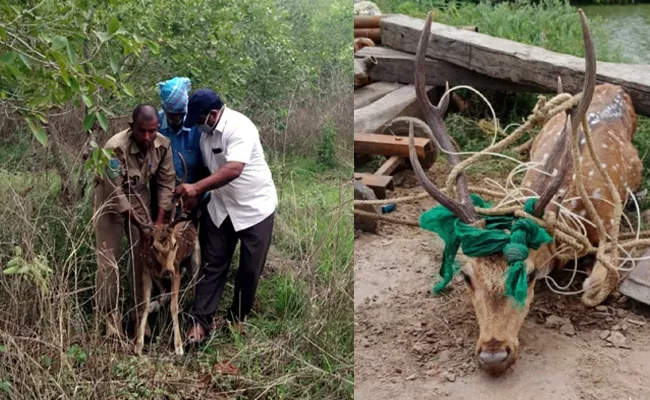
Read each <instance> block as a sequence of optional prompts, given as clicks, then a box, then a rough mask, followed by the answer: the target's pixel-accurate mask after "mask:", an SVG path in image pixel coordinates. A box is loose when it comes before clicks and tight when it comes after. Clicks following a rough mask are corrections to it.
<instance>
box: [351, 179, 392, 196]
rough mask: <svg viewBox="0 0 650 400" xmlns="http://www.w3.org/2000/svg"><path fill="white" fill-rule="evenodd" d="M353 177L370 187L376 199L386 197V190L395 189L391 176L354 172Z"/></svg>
mask: <svg viewBox="0 0 650 400" xmlns="http://www.w3.org/2000/svg"><path fill="white" fill-rule="evenodd" d="M354 179H356V180H360V181H361V183H363V184H364V185H366V186H368V187H369V188H370V189H372V191H373V192H375V196H377V198H378V199H385V198H386V190H395V185H394V184H393V177H392V176H386V175H373V174H366V173H360V172H355V173H354Z"/></svg>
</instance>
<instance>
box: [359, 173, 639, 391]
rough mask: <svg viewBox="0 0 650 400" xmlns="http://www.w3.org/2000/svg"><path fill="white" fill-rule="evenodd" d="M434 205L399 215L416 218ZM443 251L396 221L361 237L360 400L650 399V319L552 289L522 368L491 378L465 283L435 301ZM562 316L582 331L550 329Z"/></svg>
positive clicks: (524, 338) (532, 326) (622, 305)
mask: <svg viewBox="0 0 650 400" xmlns="http://www.w3.org/2000/svg"><path fill="white" fill-rule="evenodd" d="M407 186H411V185H407ZM405 194H408V192H407V191H406V190H398V192H397V193H395V195H396V196H401V195H405ZM431 204H432V203H430V202H428V201H423V202H422V203H421V204H415V205H405V206H401V207H400V208H399V211H396V212H395V213H393V214H391V215H395V216H397V217H403V218H411V219H412V218H416V217H417V213H418V212H419V210H421V209H424V208H428V207H430V206H431ZM442 246H443V244H442V242H441V241H440V240H439V239H438V238H437V237H436V236H434V235H433V234H428V233H426V232H424V231H421V230H418V229H414V228H410V227H406V226H398V225H392V224H391V225H388V224H384V225H383V226H382V228H381V231H380V234H379V235H370V234H362V235H361V236H360V237H358V238H357V239H356V240H355V248H354V250H355V292H354V296H355V298H354V303H355V384H356V387H355V399H361V400H365V399H367V400H370V399H378V400H381V399H390V400H395V399H437V398H445V399H474V398H475V399H481V400H489V399H494V400H497V399H498V400H510V399H513V400H514V399H517V400H525V399H531V400H532V399H535V400H542V399H566V400H574V399H576V400H577V399H588V400H592V399H607V400H614V399H625V400H627V399H650V385H648V384H647V382H648V377H650V313H648V312H647V310H646V311H644V310H643V309H641V310H639V308H642V307H640V306H639V305H638V304H636V303H634V302H633V301H631V300H629V301H625V298H622V299H619V302H618V303H614V302H612V303H613V304H608V307H605V308H599V310H600V311H596V310H589V311H587V310H585V309H584V308H583V307H582V305H581V303H580V300H579V298H578V296H572V297H569V296H561V295H557V294H554V293H552V292H551V291H549V290H548V289H547V288H546V284H545V283H544V282H538V283H537V287H536V293H537V294H536V297H535V300H534V303H533V306H532V309H531V312H530V314H529V315H528V317H527V319H526V322H525V324H524V327H523V328H522V330H521V332H520V343H521V354H520V359H519V361H518V362H517V363H516V364H515V365H514V367H513V369H511V370H509V371H508V372H507V373H506V374H505V375H504V376H502V377H500V378H490V377H488V376H486V375H485V374H484V373H482V371H480V370H479V369H478V368H477V366H476V363H475V362H474V360H473V357H472V354H473V350H474V346H475V342H476V338H477V336H478V326H477V325H476V319H475V317H474V314H473V309H472V305H471V303H470V301H469V299H468V298H467V296H466V295H465V289H464V287H463V282H458V281H456V282H454V284H453V285H451V286H452V288H451V290H448V291H446V292H445V294H441V295H437V296H435V297H434V296H433V295H432V294H431V287H432V285H433V283H434V282H435V279H436V276H437V269H438V267H439V265H440V261H441V250H442ZM550 316H554V317H553V318H550V320H549V317H550ZM555 317H559V318H564V319H565V320H564V321H565V322H569V323H570V324H571V326H572V327H573V329H574V331H575V333H574V334H571V332H570V331H569V332H566V333H564V330H562V331H561V330H560V329H559V328H558V327H556V326H553V325H552V324H550V322H551V321H552V320H553V319H554V318H555ZM630 321H632V322H630ZM606 331H609V334H610V335H616V336H618V335H619V334H620V335H622V337H624V338H625V343H624V344H623V347H625V348H616V347H613V346H612V344H611V343H609V342H608V341H607V340H604V339H601V337H600V336H601V335H602V336H604V335H605V334H606V333H608V332H606ZM567 333H568V334H567Z"/></svg>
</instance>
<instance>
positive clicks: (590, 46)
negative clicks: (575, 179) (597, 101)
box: [533, 10, 596, 217]
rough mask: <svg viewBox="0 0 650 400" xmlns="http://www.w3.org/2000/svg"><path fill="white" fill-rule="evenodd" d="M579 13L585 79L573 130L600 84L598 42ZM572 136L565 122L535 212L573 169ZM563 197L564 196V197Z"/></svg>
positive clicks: (574, 112)
mask: <svg viewBox="0 0 650 400" xmlns="http://www.w3.org/2000/svg"><path fill="white" fill-rule="evenodd" d="M578 13H579V14H580V23H581V25H582V35H583V38H584V44H585V83H584V87H583V90H582V97H581V98H580V101H579V102H578V105H577V106H576V107H575V108H574V109H573V110H572V111H571V132H575V131H576V130H577V129H578V127H579V125H580V124H581V123H582V120H583V119H584V116H585V114H586V113H587V109H588V108H589V105H590V104H591V99H592V98H593V95H594V89H595V87H596V50H595V49H594V43H593V41H592V40H591V34H590V32H589V26H588V25H587V17H586V16H585V14H584V12H583V11H582V10H578ZM558 91H559V92H561V91H562V81H561V80H560V78H558ZM568 114H569V111H568V110H567V116H568ZM569 138H570V136H569V135H567V129H566V123H565V126H564V130H563V131H562V135H561V137H560V140H558V141H557V143H556V144H555V146H554V147H553V150H552V151H551V153H550V157H549V158H548V159H547V160H546V163H545V164H544V170H545V171H546V172H549V171H551V170H552V171H553V173H552V176H553V180H552V181H551V183H550V184H549V185H548V186H547V185H546V181H547V179H539V180H538V181H537V184H536V186H535V192H536V193H539V192H540V191H541V190H542V188H544V186H546V190H544V192H543V193H542V194H541V195H540V197H539V200H538V201H537V203H536V204H535V208H534V210H533V213H534V215H535V216H537V217H539V216H541V215H542V214H543V212H544V209H545V208H546V206H547V205H548V204H549V203H550V202H551V200H552V199H553V196H554V195H555V193H556V192H557V191H558V189H559V188H560V186H561V185H562V183H563V182H564V180H565V178H566V174H567V173H568V172H569V170H570V169H571V167H572V165H573V160H572V158H571V151H570V150H569V144H568V143H569V140H570V139H569ZM565 153H566V154H565ZM558 164H559V168H557V169H554V168H553V166H555V165H558ZM556 171H557V173H556ZM565 194H566V193H565ZM561 197H563V196H560V200H561ZM560 202H561V201H560Z"/></svg>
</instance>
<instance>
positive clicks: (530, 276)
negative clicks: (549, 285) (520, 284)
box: [528, 269, 537, 285]
mask: <svg viewBox="0 0 650 400" xmlns="http://www.w3.org/2000/svg"><path fill="white" fill-rule="evenodd" d="M536 276H537V270H536V269H534V270H532V271H530V274H528V284H529V285H530V284H531V283H533V282H534V281H535V277H536Z"/></svg>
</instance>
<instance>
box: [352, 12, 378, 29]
mask: <svg viewBox="0 0 650 400" xmlns="http://www.w3.org/2000/svg"><path fill="white" fill-rule="evenodd" d="M381 17H382V16H381V15H355V16H354V29H368V28H379V20H381Z"/></svg>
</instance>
